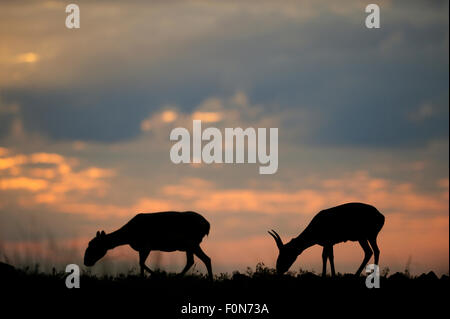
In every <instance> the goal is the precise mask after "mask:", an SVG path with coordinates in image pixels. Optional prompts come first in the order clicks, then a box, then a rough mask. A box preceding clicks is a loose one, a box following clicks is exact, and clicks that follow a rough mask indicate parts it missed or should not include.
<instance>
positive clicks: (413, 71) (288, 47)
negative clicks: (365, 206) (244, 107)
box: [0, 2, 449, 147]
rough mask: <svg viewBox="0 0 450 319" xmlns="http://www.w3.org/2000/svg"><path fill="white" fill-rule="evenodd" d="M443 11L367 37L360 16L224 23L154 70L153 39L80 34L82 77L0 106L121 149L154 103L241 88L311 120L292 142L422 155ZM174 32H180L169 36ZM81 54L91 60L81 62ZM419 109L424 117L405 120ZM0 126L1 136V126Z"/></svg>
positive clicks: (391, 11) (442, 46)
mask: <svg viewBox="0 0 450 319" xmlns="http://www.w3.org/2000/svg"><path fill="white" fill-rule="evenodd" d="M443 6H445V4H444V3H441V4H440V5H435V4H434V5H430V6H428V5H423V4H422V3H419V2H417V3H415V2H414V3H410V2H403V3H397V2H396V4H395V5H394V6H393V7H386V8H384V9H383V10H382V28H381V29H380V30H368V29H366V28H365V27H364V25H363V21H364V19H363V18H364V13H362V14H361V17H356V16H355V12H353V11H351V13H349V14H348V15H339V14H336V13H332V12H330V11H325V12H321V14H320V15H318V16H317V17H316V18H310V19H306V20H302V19H300V18H299V19H292V18H287V17H286V16H282V15H277V14H274V15H273V16H271V18H270V19H268V16H267V15H258V13H254V14H250V15H248V16H242V15H241V14H235V15H227V16H226V17H224V18H219V17H217V21H219V22H217V24H215V25H214V26H213V27H212V28H211V30H208V31H209V32H204V34H201V36H197V37H194V38H192V39H187V40H186V41H185V42H183V41H181V40H180V39H178V38H175V37H174V40H176V41H178V42H177V45H173V46H172V45H171V44H170V43H169V44H167V43H166V42H165V45H168V47H167V49H166V50H167V53H166V54H165V55H162V57H159V58H158V59H157V60H156V62H155V61H153V62H149V60H151V59H152V52H153V50H154V49H153V47H152V46H151V45H149V44H146V40H145V38H146V37H147V36H148V35H147V34H144V33H145V32H149V31H154V30H152V29H150V28H149V27H146V28H144V29H143V30H141V29H139V27H138V26H139V25H136V29H133V28H132V27H129V26H128V27H124V25H118V26H116V28H117V32H118V34H120V41H117V42H116V43H113V42H114V41H113V42H111V43H110V42H108V41H107V40H105V42H104V43H102V45H99V44H98V43H94V42H92V43H90V42H89V41H90V40H89V39H91V38H89V37H88V36H87V35H85V36H86V39H87V40H86V41H87V42H88V43H87V46H86V48H85V49H84V48H77V49H76V50H77V52H81V53H82V54H81V56H82V57H81V58H80V57H79V56H74V57H73V59H74V61H75V62H76V63H75V64H74V66H73V67H80V70H81V71H80V72H81V75H80V76H79V77H75V78H74V80H73V81H74V83H71V85H70V86H67V87H64V88H61V89H49V88H39V89H36V88H30V87H28V86H25V87H22V88H14V89H11V88H9V89H8V88H7V89H4V90H3V96H4V99H5V100H7V101H8V102H17V103H19V104H20V105H21V116H22V119H23V122H24V125H25V129H26V130H29V131H38V132H40V133H43V134H44V135H48V136H49V137H51V138H53V139H67V140H93V141H100V142H115V141H118V140H124V139H131V138H133V137H136V136H137V135H139V134H140V129H139V127H140V121H142V119H144V118H145V117H147V116H148V115H149V114H151V113H152V112H154V111H155V110H157V109H159V108H160V107H161V106H162V105H164V104H167V103H171V104H177V105H178V106H179V107H180V108H181V109H182V110H184V111H190V110H192V109H193V108H194V107H195V106H196V105H197V104H199V103H200V102H201V101H202V100H203V99H205V98H207V97H209V96H226V95H230V94H233V93H234V92H235V91H237V90H244V91H245V92H246V93H247V94H249V96H250V97H251V100H252V101H255V102H256V103H258V104H261V105H263V106H264V107H265V108H266V111H268V112H276V111H278V110H294V109H298V108H302V109H307V110H308V111H309V112H310V113H312V114H314V115H315V116H314V118H315V119H316V121H315V122H314V123H310V124H311V125H310V127H309V128H308V129H309V134H308V138H307V140H306V141H305V140H304V141H303V142H307V143H311V144H319V145H358V146H359V145H364V146H381V147H383V146H384V147H391V146H396V147H398V146H417V145H422V144H423V143H426V142H428V141H430V140H432V139H436V138H445V137H446V136H448V107H447V106H448V84H449V83H448V31H447V30H448V17H447V18H444V19H443V18H442V15H441V13H440V12H441V11H442V7H443ZM136 9H137V8H136V7H135V8H134V10H136ZM128 13H129V12H128ZM184 18H185V19H186V16H184ZM127 19H128V18H127ZM129 19H132V18H131V16H130V17H129ZM187 21H189V19H188V20H187ZM92 27H94V25H90V28H92ZM183 27H185V28H189V26H186V25H184V26H183V25H180V26H176V28H178V29H177V30H179V31H180V32H181V31H182V28H183ZM144 31H145V32H144ZM94 39H95V38H94ZM91 40H92V39H91ZM92 41H93V40H92ZM180 43H181V44H180ZM114 45H115V46H116V48H117V50H111V48H113V47H114ZM162 45H163V44H162ZM92 49H98V50H99V52H98V54H96V55H92V54H87V53H86V52H88V51H89V50H92ZM163 49H164V48H163ZM84 50H88V51H86V52H85V51H84ZM79 59H87V60H86V61H85V60H79ZM424 103H431V104H433V108H434V109H435V112H434V113H433V114H432V115H431V116H430V117H428V118H426V119H424V120H423V121H419V122H418V121H411V118H410V116H409V115H410V114H411V113H412V112H414V111H415V110H416V109H417V108H419V107H420V106H421V105H422V104H424ZM2 122H4V123H2V124H4V125H2V128H1V129H0V134H1V135H2V136H5V134H6V132H7V128H8V125H9V124H8V119H6V120H4V119H2Z"/></svg>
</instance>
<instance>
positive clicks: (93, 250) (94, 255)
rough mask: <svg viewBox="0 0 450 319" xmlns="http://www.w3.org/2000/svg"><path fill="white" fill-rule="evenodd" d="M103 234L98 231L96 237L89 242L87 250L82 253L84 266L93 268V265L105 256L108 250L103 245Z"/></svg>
mask: <svg viewBox="0 0 450 319" xmlns="http://www.w3.org/2000/svg"><path fill="white" fill-rule="evenodd" d="M105 236H106V234H105V232H104V231H102V232H101V233H100V232H99V231H98V232H97V235H96V236H95V237H94V239H92V240H91V241H90V242H89V245H88V248H86V252H85V253H84V264H85V265H86V266H94V265H95V263H96V262H97V261H98V260H99V259H101V258H102V257H103V256H105V255H106V252H107V251H108V249H107V248H106V245H105Z"/></svg>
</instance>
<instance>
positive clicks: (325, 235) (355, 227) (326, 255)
mask: <svg viewBox="0 0 450 319" xmlns="http://www.w3.org/2000/svg"><path fill="white" fill-rule="evenodd" d="M383 225H384V216H383V215H382V214H381V213H380V212H379V211H378V210H377V209H376V208H375V207H373V206H370V205H367V204H362V203H348V204H344V205H340V206H336V207H333V208H329V209H325V210H322V211H321V212H319V213H318V214H317V215H316V216H314V218H313V219H312V220H311V222H310V223H309V225H308V226H307V227H306V229H305V230H304V231H303V232H302V233H301V234H300V235H299V236H298V237H296V238H293V239H292V240H291V241H290V242H288V243H287V244H283V241H282V240H281V237H280V235H278V234H277V232H275V231H274V230H272V232H269V234H270V235H271V236H272V237H273V238H274V239H275V242H276V244H277V247H278V249H279V255H278V259H277V266H276V267H277V272H278V273H280V274H282V273H285V272H286V271H287V270H288V269H289V267H291V265H292V264H293V263H294V262H295V260H296V259H297V257H298V256H299V255H300V254H301V253H302V252H303V251H304V250H305V249H306V248H308V247H311V246H313V245H320V246H322V247H323V253H322V260H323V270H322V276H325V274H326V270H327V259H330V265H331V274H332V275H333V276H334V275H335V271H334V256H333V245H334V244H337V243H340V242H346V241H347V240H351V241H358V242H359V243H360V245H361V247H362V249H363V250H364V254H365V255H364V260H363V262H362V264H361V266H360V267H359V269H358V270H357V271H356V275H357V276H359V275H360V274H361V271H362V270H363V268H364V267H365V266H366V264H367V262H368V261H369V259H370V257H371V256H372V253H373V254H375V264H377V265H378V259H379V256H380V250H379V249H378V246H377V235H378V233H379V232H380V230H381V228H382V227H383ZM369 243H370V246H369ZM371 247H372V248H371ZM372 250H373V252H372Z"/></svg>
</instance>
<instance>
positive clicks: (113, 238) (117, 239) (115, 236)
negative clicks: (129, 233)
mask: <svg viewBox="0 0 450 319" xmlns="http://www.w3.org/2000/svg"><path fill="white" fill-rule="evenodd" d="M123 235H124V234H123V232H122V231H121V230H120V229H119V230H116V231H114V232H112V233H109V234H107V235H105V243H106V248H107V249H113V248H115V247H117V246H121V245H125V244H127V241H126V239H125V236H123Z"/></svg>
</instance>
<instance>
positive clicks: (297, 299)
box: [0, 264, 449, 318]
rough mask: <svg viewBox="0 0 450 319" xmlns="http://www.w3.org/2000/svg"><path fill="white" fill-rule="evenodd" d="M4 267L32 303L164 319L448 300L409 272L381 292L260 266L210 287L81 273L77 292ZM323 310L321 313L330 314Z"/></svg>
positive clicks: (345, 280) (194, 280) (0, 275)
mask: <svg viewBox="0 0 450 319" xmlns="http://www.w3.org/2000/svg"><path fill="white" fill-rule="evenodd" d="M5 265H6V264H2V267H0V282H2V283H3V285H2V287H9V288H10V289H11V291H32V292H33V296H34V298H36V295H38V296H40V297H43V296H45V298H47V297H48V298H69V299H70V300H72V299H73V298H76V300H77V298H81V300H82V303H85V302H86V301H87V300H88V302H99V304H102V305H104V304H105V303H106V304H108V303H110V302H112V301H114V302H118V303H120V304H123V303H127V302H131V303H136V302H141V303H139V305H144V304H146V305H151V307H152V309H153V310H152V311H156V309H158V311H159V312H160V311H164V312H165V316H164V318H167V317H177V318H183V316H181V314H180V308H181V307H182V305H185V304H187V303H191V304H200V305H203V304H216V305H220V304H225V303H260V304H267V305H268V307H269V308H270V309H271V314H272V315H273V314H277V315H276V316H274V318H279V316H281V314H291V313H293V312H295V311H298V310H299V307H311V306H312V305H315V306H314V307H319V309H320V307H326V308H327V307H331V305H334V306H338V305H341V304H350V305H352V304H354V303H358V302H359V303H361V302H363V303H369V304H372V303H375V304H380V305H384V306H386V305H390V306H391V307H392V306H393V307H396V306H401V305H402V304H403V303H404V302H405V305H404V307H408V309H406V310H411V311H412V310H414V309H415V308H417V307H419V306H425V305H426V304H427V300H428V301H430V302H431V300H432V302H434V303H436V302H438V303H439V298H441V297H443V296H447V295H448V282H449V279H448V278H449V277H448V276H447V275H443V276H442V277H441V278H438V277H437V276H436V275H435V274H434V273H433V272H429V273H428V274H422V275H420V276H412V275H411V274H409V273H408V272H404V273H394V274H392V275H388V273H389V271H386V270H385V271H382V276H381V278H380V285H381V288H380V289H368V288H367V287H366V285H365V277H355V276H354V275H352V274H338V275H337V276H336V277H334V278H332V277H326V278H322V277H321V276H319V275H317V274H315V273H312V272H308V271H302V270H300V271H299V272H289V273H288V274H285V275H282V276H279V275H277V274H276V272H275V270H274V269H272V268H269V267H266V266H265V265H264V264H258V265H257V266H256V267H255V269H252V268H248V269H247V271H245V272H238V271H236V272H233V273H232V274H229V273H221V274H216V275H215V279H214V281H213V282H211V281H209V280H208V279H207V277H206V276H205V275H204V274H202V273H200V272H198V271H194V272H191V273H189V274H187V275H185V276H182V277H180V276H178V275H177V274H173V273H167V272H165V271H163V270H156V271H155V273H154V274H153V275H151V276H146V277H145V278H142V277H141V276H140V275H139V274H138V273H137V271H136V269H132V270H130V271H129V272H128V273H124V274H119V275H116V276H111V275H103V276H97V275H94V274H92V273H91V272H89V271H82V274H81V277H80V286H81V287H80V289H67V288H66V286H65V278H66V276H67V274H66V273H65V272H63V271H56V270H55V269H53V271H52V272H51V273H44V272H41V271H40V270H39V267H35V266H33V267H28V268H24V269H15V268H13V267H8V266H5ZM50 296H51V297H50ZM100 301H101V302H100ZM142 302H143V303H142ZM406 304H407V306H406ZM442 304H443V303H442ZM334 306H333V307H334ZM402 307H403V306H402ZM326 308H325V309H322V310H329V309H326ZM314 309H316V308H314ZM433 309H436V307H434V308H432V309H431V310H433ZM404 310H405V309H404ZM406 310H405V311H406ZM180 316H181V317H180ZM225 317H227V316H225ZM267 317H268V316H262V317H260V318H267ZM269 317H270V316H269ZM186 318H187V317H186ZM192 318H204V317H192Z"/></svg>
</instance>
